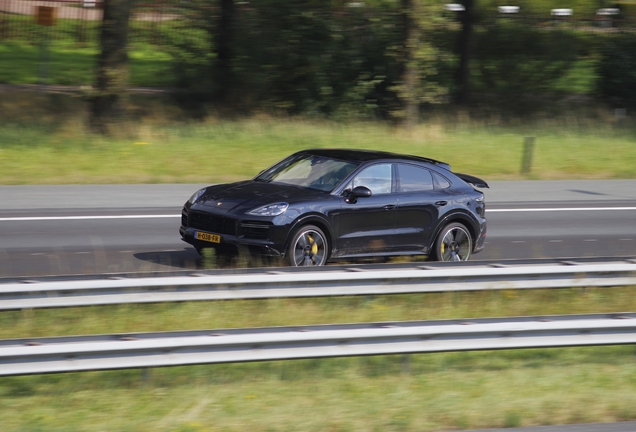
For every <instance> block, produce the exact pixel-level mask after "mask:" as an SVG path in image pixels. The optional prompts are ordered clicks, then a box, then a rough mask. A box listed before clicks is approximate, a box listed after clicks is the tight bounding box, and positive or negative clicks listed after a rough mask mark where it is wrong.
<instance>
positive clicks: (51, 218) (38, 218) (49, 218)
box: [0, 214, 181, 221]
mask: <svg viewBox="0 0 636 432" xmlns="http://www.w3.org/2000/svg"><path fill="white" fill-rule="evenodd" d="M177 217H181V215H180V214H179V215H119V216H34V217H9V218H0V221H54V220H95V219H161V218H177Z"/></svg>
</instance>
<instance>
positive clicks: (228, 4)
mask: <svg viewBox="0 0 636 432" xmlns="http://www.w3.org/2000/svg"><path fill="white" fill-rule="evenodd" d="M220 2H221V14H220V15H219V20H218V24H217V31H216V37H215V40H214V47H215V49H216V80H217V86H218V90H217V92H216V93H217V94H216V98H217V99H218V100H219V101H221V102H225V101H226V100H227V98H228V94H229V93H230V89H231V87H232V58H233V52H232V42H233V37H232V33H233V29H234V12H235V8H234V0H220Z"/></svg>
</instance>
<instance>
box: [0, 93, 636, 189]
mask: <svg viewBox="0 0 636 432" xmlns="http://www.w3.org/2000/svg"><path fill="white" fill-rule="evenodd" d="M85 113H86V106H85V102H83V100H82V99H81V98H80V97H72V96H65V95H59V94H55V95H46V94H29V93H26V92H13V93H4V94H1V95H0V118H2V121H1V122H0V164H2V170H0V184H7V185H10V184H72V183H80V184H81V183H84V184H91V183H93V184H95V183H190V182H192V183H204V182H210V183H214V182H227V181H234V180H239V179H245V178H250V177H252V176H254V175H255V174H257V173H258V172H259V171H260V170H262V169H264V168H266V167H267V166H269V165H271V164H272V163H274V162H276V161H278V160H280V159H281V158H283V157H285V156H287V155H288V154H290V153H292V152H294V151H297V150H301V149H306V148H312V147H337V148H364V149H377V150H389V151H394V152H403V153H411V154H416V155H423V156H427V157H431V158H435V159H439V160H442V161H445V162H448V163H450V164H451V165H452V166H453V169H454V170H455V171H458V172H467V173H470V174H473V175H478V176H483V177H484V178H486V179H488V180H496V179H521V178H531V179H581V178H587V179H594V178H595V179H611V178H635V177H636V146H635V145H634V141H635V139H636V138H635V135H634V131H633V129H632V128H631V127H629V125H625V124H624V123H621V121H619V120H617V119H614V118H613V117H612V116H611V115H608V114H606V113H603V112H600V113H596V114H594V115H593V116H583V117H581V116H576V115H569V114H567V113H564V114H563V115H561V116H558V117H552V116H545V117H543V118H541V119H538V120H535V121H534V122H527V123H517V124H515V123H514V122H512V123H511V122H509V121H506V120H504V119H503V118H502V117H501V116H498V115H492V116H489V117H487V118H482V119H481V120H474V119H471V118H469V117H468V116H465V115H463V114H462V113H453V114H434V115H433V114H432V115H431V116H430V117H429V118H428V119H427V120H426V121H424V122H423V123H421V124H420V125H418V126H417V127H415V128H413V129H412V130H408V131H405V130H403V129H399V128H394V127H392V126H390V125H387V124H382V123H372V122H368V123H352V122H348V123H345V122H341V123H337V122H326V121H321V120H307V119H298V118H295V119H292V118H271V117H267V116H253V117H249V118H243V119H237V120H227V119H222V117H219V116H218V115H215V111H214V107H209V110H208V112H207V113H204V114H203V115H202V117H201V119H200V120H198V121H196V122H194V121H192V119H191V113H187V112H184V111H182V110H180V109H178V108H177V107H176V106H174V105H171V104H170V103H169V102H167V101H166V100H165V99H160V98H157V97H154V98H152V97H145V98H144V97H139V98H137V99H135V101H134V102H131V106H130V113H131V119H130V121H127V122H124V123H122V125H121V127H120V133H119V135H118V136H116V137H111V138H104V137H100V136H95V135H91V134H90V133H88V132H87V131H86V129H85V125H86V119H85ZM525 136H535V137H536V144H535V149H534V154H533V161H532V170H531V172H530V174H529V175H522V174H520V170H521V161H522V157H523V156H522V155H523V142H524V137H525Z"/></svg>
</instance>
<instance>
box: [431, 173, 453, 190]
mask: <svg viewBox="0 0 636 432" xmlns="http://www.w3.org/2000/svg"><path fill="white" fill-rule="evenodd" d="M433 179H434V181H435V189H446V188H449V187H450V183H449V182H448V180H446V179H445V178H444V177H442V176H441V175H439V174H437V173H433Z"/></svg>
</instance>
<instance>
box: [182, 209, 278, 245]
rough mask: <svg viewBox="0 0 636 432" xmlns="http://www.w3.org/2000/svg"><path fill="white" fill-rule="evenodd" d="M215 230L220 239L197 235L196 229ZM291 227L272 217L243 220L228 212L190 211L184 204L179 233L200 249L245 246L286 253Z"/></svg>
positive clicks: (204, 231)
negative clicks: (204, 238)
mask: <svg viewBox="0 0 636 432" xmlns="http://www.w3.org/2000/svg"><path fill="white" fill-rule="evenodd" d="M197 231H199V232H203V233H208V234H216V235H218V236H220V242H219V243H213V242H208V241H203V240H199V239H197V238H195V235H196V232H197ZM287 231H288V227H285V226H278V225H275V224H273V223H272V222H271V221H269V220H241V219H236V218H233V217H231V215H227V214H222V213H219V214H215V213H212V212H201V211H190V209H189V208H188V206H187V205H186V206H184V207H183V210H182V213H181V226H180V228H179V234H181V239H182V240H183V241H185V242H186V243H189V244H191V245H192V246H194V247H195V248H197V249H203V248H210V247H212V248H216V249H232V248H235V249H242V250H247V251H249V252H251V253H257V254H261V255H269V256H283V255H284V253H285V240H286V236H287Z"/></svg>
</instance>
